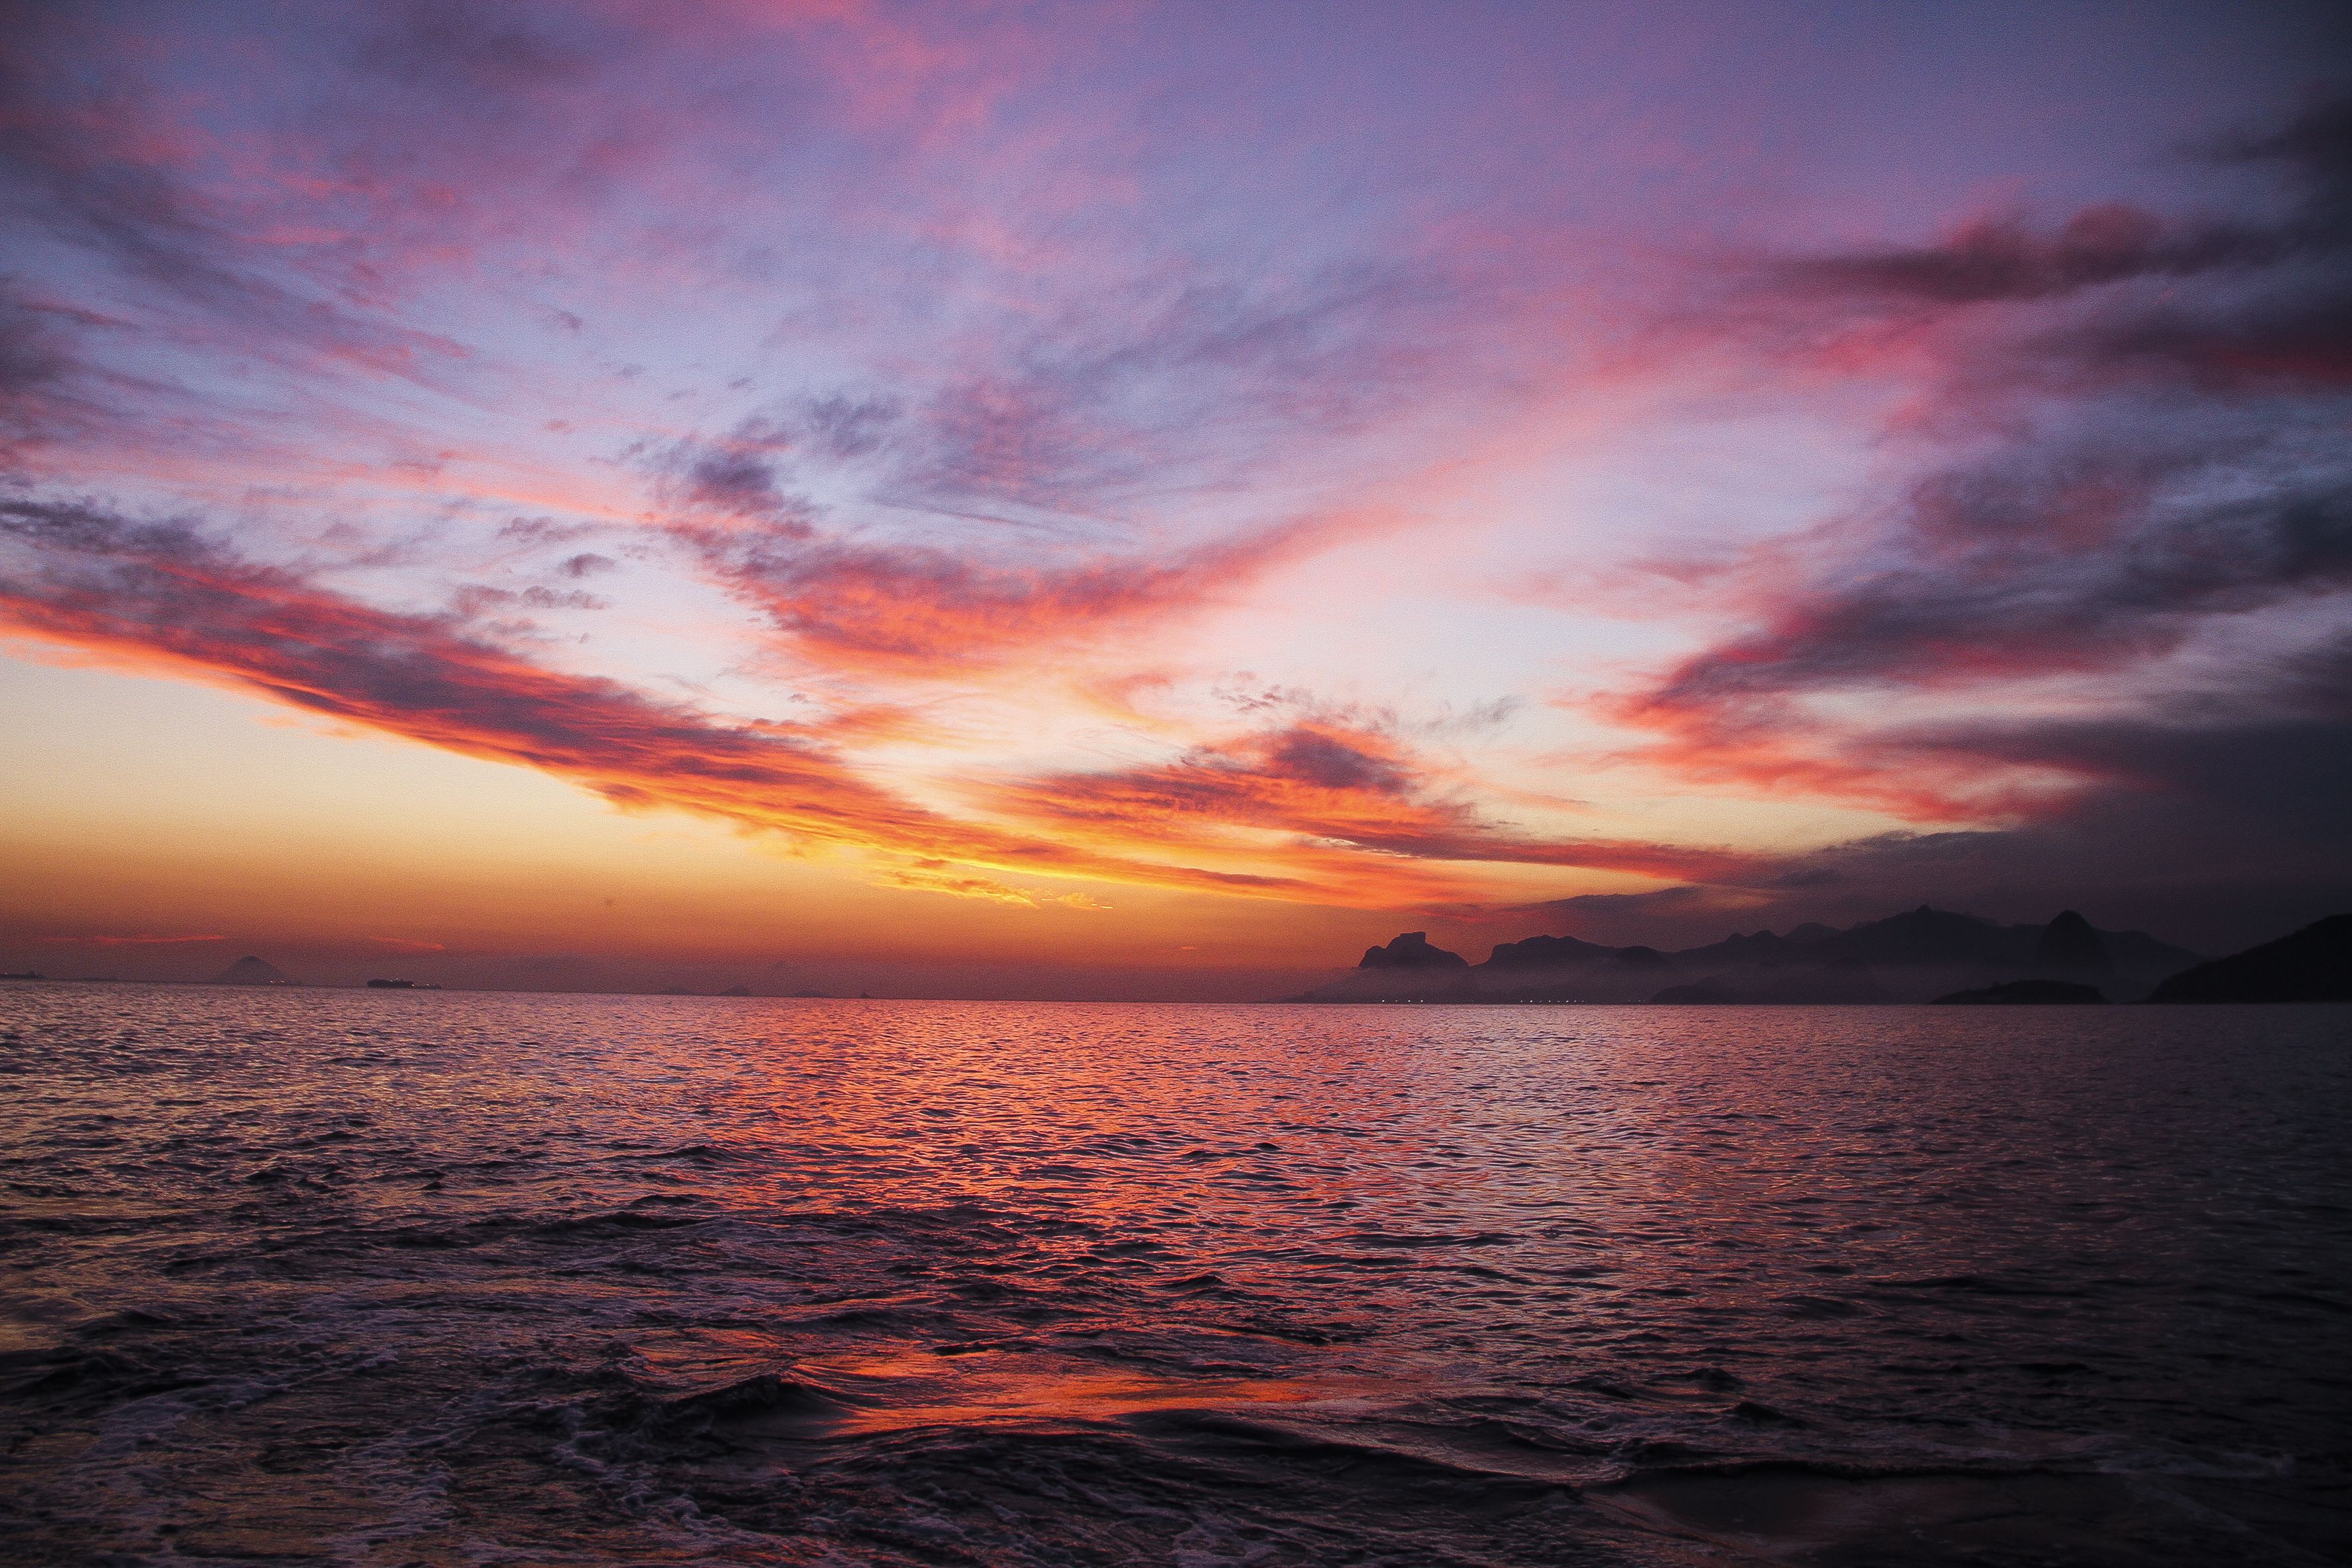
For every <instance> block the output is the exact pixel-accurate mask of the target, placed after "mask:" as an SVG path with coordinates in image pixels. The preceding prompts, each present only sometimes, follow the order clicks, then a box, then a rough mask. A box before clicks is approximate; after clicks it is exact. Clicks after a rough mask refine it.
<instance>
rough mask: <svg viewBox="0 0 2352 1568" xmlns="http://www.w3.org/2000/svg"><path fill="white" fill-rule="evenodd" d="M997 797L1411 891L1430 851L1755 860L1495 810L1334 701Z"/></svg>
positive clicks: (1432, 855)
mask: <svg viewBox="0 0 2352 1568" xmlns="http://www.w3.org/2000/svg"><path fill="white" fill-rule="evenodd" d="M988 798H989V799H990V800H991V802H992V804H993V805H997V806H998V807H1000V808H1001V809H1003V810H1004V811H1006V812H1007V813H1009V814H1011V815H1012V816H1014V817H1016V818H1018V819H1019V820H1023V821H1026V822H1032V823H1035V824H1037V825H1039V826H1041V827H1045V828H1047V829H1049V830H1052V831H1054V832H1056V833H1059V834H1074V835H1080V836H1106V837H1121V838H1127V839H1130V840H1140V841H1145V842H1151V841H1158V842H1162V843H1167V844H1171V845H1178V846H1192V847H1209V846H1214V845H1220V844H1227V845H1229V844H1233V843H1235V842H1241V841H1246V840H1249V839H1253V838H1264V837H1267V836H1281V837H1283V838H1286V839H1287V840H1289V847H1288V848H1287V850H1286V853H1287V854H1289V855H1291V856H1293V857H1299V856H1304V857H1307V858H1310V859H1312V858H1321V857H1327V856H1328V857H1331V858H1346V859H1348V860H1349V861H1351V862H1353V863H1354V864H1355V865H1356V866H1357V870H1356V871H1355V873H1354V874H1355V875H1357V876H1359V877H1361V878H1363V879H1366V880H1367V881H1368V882H1386V883H1388V884H1389V885H1390V886H1391V887H1392V888H1394V889H1396V890H1397V896H1399V897H1401V898H1408V897H1416V896H1417V897H1419V898H1421V899H1423V900H1427V899H1430V898H1433V897H1438V896H1441V894H1440V889H1444V887H1445V885H1446V884H1445V882H1444V879H1443V878H1442V877H1437V876H1433V875H1432V874H1431V872H1430V869H1429V868H1428V867H1429V863H1437V864H1441V865H1442V864H1444V863H1473V862H1475V863H1486V864H1502V863H1508V864H1517V865H1544V866H1570V867H1578V868H1588V869H1606V870H1614V871H1630V872H1636V873H1640V874H1643V875H1650V876H1669V877H1686V876H1692V875H1710V876H1722V875H1727V874H1731V873H1733V872H1735V871H1736V870H1737V869H1738V868H1743V867H1745V866H1746V865H1748V863H1749V862H1748V859H1747V858H1744V857H1741V856H1738V855H1735V854H1730V853H1727V852H1721V851H1716V850H1710V849H1706V848H1703V847H1675V846H1668V845H1663V844H1654V843H1641V842H1630V841H1623V840H1611V839H1576V838H1549V837H1540V836H1537V835H1532V834H1527V833H1522V832H1518V831H1516V830H1514V829H1511V828H1509V827H1507V826H1502V825H1498V824H1495V823H1491V822H1489V821H1487V820H1486V819H1485V818H1484V817H1483V816H1481V815H1480V814H1479V813H1478V812H1477V810H1476V809H1475V807H1474V806H1472V805H1470V804H1468V802H1467V801H1466V800H1465V799H1464V798H1462V797H1461V796H1460V795H1458V794H1457V793H1456V792H1455V789H1454V787H1453V781H1451V780H1448V779H1447V778H1445V777H1444V774H1442V773H1440V772H1439V771H1438V770H1436V769H1434V768H1433V766H1432V765H1431V764H1430V763H1429V762H1428V761H1427V760H1426V759H1424V758H1423V757H1421V756H1419V755H1417V754H1416V753H1415V752H1413V751H1412V749H1411V748H1410V747H1409V746H1407V745H1406V744H1405V743H1404V742H1403V741H1402V739H1400V738H1399V737H1398V736H1397V735H1396V734H1395V733H1393V732H1392V731H1391V730H1388V729H1385V728H1381V727H1375V726H1371V725H1368V724H1365V723H1363V722H1362V721H1357V720H1352V719H1350V718H1349V717H1348V716H1346V715H1341V714H1336V713H1327V714H1323V715H1320V716H1316V717H1307V718H1301V719H1298V720H1296V721H1292V722H1288V723H1286V724H1283V725H1280V726H1277V727H1275V728H1271V729H1266V730H1260V731H1253V732H1251V733H1248V734H1245V735H1243V736H1240V737H1237V738H1234V739H1233V740H1231V741H1228V742H1223V743H1222V744H1215V745H1202V746H1196V747H1193V748H1192V750H1190V751H1188V752H1185V753H1184V754H1183V755H1182V756H1181V757H1179V758H1178V759H1176V760H1175V761H1173V762H1171V763H1162V764H1159V765H1154V766H1145V767H1137V768H1128V769H1122V770H1118V771H1115V772H1106V773H1054V774H1050V775H1047V776H1045V777H1041V778H1035V779H1029V780H1024V781H1020V782H1018V783H1015V784H1006V785H1003V786H1001V787H1000V788H998V789H996V790H994V791H992V793H991V794H990V795H989V797H988Z"/></svg>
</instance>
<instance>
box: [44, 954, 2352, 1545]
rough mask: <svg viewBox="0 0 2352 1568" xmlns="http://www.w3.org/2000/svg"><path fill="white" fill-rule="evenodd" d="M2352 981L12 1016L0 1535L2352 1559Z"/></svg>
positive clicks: (219, 995) (214, 997) (159, 1008)
mask: <svg viewBox="0 0 2352 1568" xmlns="http://www.w3.org/2000/svg"><path fill="white" fill-rule="evenodd" d="M2347 1110H2352V1009H2347V1008H2331V1007H2274V1008H2266V1009H2258V1008H2220V1007H2216V1008H2135V1007H2114V1008H2051V1009H2040V1008H2014V1009H2003V1008H1982V1009H1959V1008H1883V1009H1882V1008H1867V1007H1843V1008H1751V1009H1709V1008H1637V1007H1622V1008H1606V1007H1593V1008H1578V1007H1538V1008H1483V1009H1448V1008H1370V1007H1367V1008H1347V1007H1330V1008H1310V1007H1204V1006H1126V1005H1118V1006H1076V1005H1036V1006H1030V1005H1002V1004H986V1005H982V1004H971V1005H962V1004H922V1003H846V1002H842V1003H835V1002H767V1001H740V1002H738V1001H721V1000H708V999H694V998H663V997H635V998H613V997H594V998H572V997H552V996H499V995H478V994H457V993H439V994H431V993H425V994H399V993H394V994H366V993H328V992H292V993H286V992H267V991H259V992H256V991H243V992H239V991H213V990H205V989H197V988H162V987H156V988H148V987H136V986H121V987H113V986H109V987H100V986H72V985H52V984H13V985H10V986H9V987H7V988H5V990H0V1135H4V1136H0V1309H4V1310H0V1445H4V1447H0V1558H5V1560H6V1561H8V1562H12V1563H77V1562H87V1563H252V1562H293V1563H366V1564H384V1565H394V1564H404V1563H430V1564H436V1565H437V1564H445V1563H446V1564H460V1563H463V1564H476V1563H481V1564H488V1563H551V1564H552V1563H631V1564H636V1563H747V1564H748V1563H795V1564H801V1563H805V1564H829V1565H835V1568H845V1565H848V1564H861V1563H890V1564H899V1563H1003V1564H1016V1563H1017V1564H1033V1563H1034V1564H1078V1563H1086V1564H1096V1563H1101V1564H1124V1563H1169V1564H1181V1565H1183V1568H1212V1565H1217V1564H1241V1563H1250V1564H1289V1563H1395V1564H1451V1563H1493V1564H1505V1563H1644V1564H1648V1563H1740V1562H1751V1561H1763V1562H1790V1563H1856V1564H1860V1563H2002V1564H2012V1563H2013V1564H2026V1563H2282V1564H2294V1563H2323V1562H2339V1561H2343V1560H2345V1559H2346V1557H2347V1552H2348V1551H2352V1523H2347V1509H2352V1491H2347V1479H2352V1419H2347V1411H2352V1310H2347V1309H2352V1166H2348V1165H2347V1155H2346V1114H2347Z"/></svg>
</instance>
